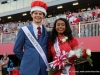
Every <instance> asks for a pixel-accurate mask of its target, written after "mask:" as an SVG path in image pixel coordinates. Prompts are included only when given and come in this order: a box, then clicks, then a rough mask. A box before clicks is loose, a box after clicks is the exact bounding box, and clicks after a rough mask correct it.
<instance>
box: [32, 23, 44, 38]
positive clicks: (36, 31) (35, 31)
mask: <svg viewBox="0 0 100 75" xmlns="http://www.w3.org/2000/svg"><path fill="white" fill-rule="evenodd" d="M32 25H33V31H34V34H35V36H36V38H38V29H37V28H38V27H39V26H38V25H36V24H34V23H32ZM40 27H41V33H42V25H40Z"/></svg>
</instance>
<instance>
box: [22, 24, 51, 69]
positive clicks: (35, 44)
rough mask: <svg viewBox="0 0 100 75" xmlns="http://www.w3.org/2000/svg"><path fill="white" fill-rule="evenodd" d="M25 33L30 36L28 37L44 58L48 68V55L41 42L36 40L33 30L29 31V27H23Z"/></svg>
mask: <svg viewBox="0 0 100 75" xmlns="http://www.w3.org/2000/svg"><path fill="white" fill-rule="evenodd" d="M22 29H23V31H24V33H25V34H26V36H27V37H28V39H29V40H30V42H31V43H32V45H33V46H34V47H35V48H36V50H37V51H38V53H39V54H40V55H41V57H42V59H43V60H44V62H45V64H46V66H47V68H48V67H49V66H48V61H47V58H46V55H45V53H44V51H43V49H42V47H41V46H40V45H39V43H38V42H37V41H36V39H35V38H34V37H33V35H32V34H31V32H30V31H29V29H28V28H27V27H26V26H24V27H22Z"/></svg>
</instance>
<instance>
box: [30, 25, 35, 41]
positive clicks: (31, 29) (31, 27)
mask: <svg viewBox="0 0 100 75" xmlns="http://www.w3.org/2000/svg"><path fill="white" fill-rule="evenodd" d="M29 30H30V31H31V34H32V35H33V37H34V38H35V39H36V40H37V38H36V36H35V34H34V31H33V25H32V24H31V25H30V26H29Z"/></svg>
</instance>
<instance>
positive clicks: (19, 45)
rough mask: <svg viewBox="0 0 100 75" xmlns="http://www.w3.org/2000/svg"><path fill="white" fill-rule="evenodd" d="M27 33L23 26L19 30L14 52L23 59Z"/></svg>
mask: <svg viewBox="0 0 100 75" xmlns="http://www.w3.org/2000/svg"><path fill="white" fill-rule="evenodd" d="M24 38H25V34H24V32H23V30H22V28H21V29H20V30H19V32H18V35H17V37H16V41H15V44H14V48H13V52H14V53H15V55H16V56H17V57H18V58H19V60H21V59H22V57H23V53H24V52H23V45H24V41H25V39H24Z"/></svg>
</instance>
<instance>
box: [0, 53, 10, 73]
mask: <svg viewBox="0 0 100 75" xmlns="http://www.w3.org/2000/svg"><path fill="white" fill-rule="evenodd" d="M1 62H2V74H3V75H6V74H7V68H8V62H9V57H8V54H7V52H5V53H4V54H3V57H2V58H1Z"/></svg>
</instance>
